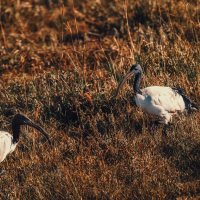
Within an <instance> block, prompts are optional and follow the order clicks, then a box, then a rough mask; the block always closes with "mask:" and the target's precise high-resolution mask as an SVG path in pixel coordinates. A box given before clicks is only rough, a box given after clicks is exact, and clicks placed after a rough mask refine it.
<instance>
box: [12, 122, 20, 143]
mask: <svg viewBox="0 0 200 200" xmlns="http://www.w3.org/2000/svg"><path fill="white" fill-rule="evenodd" d="M12 132H13V144H15V143H17V142H18V141H19V134H20V125H18V124H15V123H12Z"/></svg>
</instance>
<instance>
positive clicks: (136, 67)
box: [116, 64, 142, 97]
mask: <svg viewBox="0 0 200 200" xmlns="http://www.w3.org/2000/svg"><path fill="white" fill-rule="evenodd" d="M134 74H135V80H134V84H133V89H134V92H135V93H141V91H140V82H141V76H142V67H141V66H140V65H139V64H134V65H132V66H131V69H130V71H129V72H128V73H127V74H126V75H125V76H124V78H123V80H122V81H121V83H120V84H119V85H118V87H117V92H116V97H117V95H118V93H119V91H120V89H121V88H122V86H123V85H124V83H125V82H126V80H127V79H128V78H130V77H131V76H133V75H134Z"/></svg>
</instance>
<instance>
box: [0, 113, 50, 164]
mask: <svg viewBox="0 0 200 200" xmlns="http://www.w3.org/2000/svg"><path fill="white" fill-rule="evenodd" d="M21 125H29V126H31V127H33V128H35V129H37V130H38V131H40V132H41V133H42V134H43V135H44V136H45V137H46V139H47V140H48V142H49V143H51V142H50V140H49V136H48V134H47V132H46V131H45V130H44V129H43V128H41V127H40V126H38V125H37V124H35V123H34V122H33V121H31V120H30V119H29V118H27V117H25V116H24V115H22V114H16V115H15V116H14V118H13V120H12V132H13V135H11V134H10V133H8V132H5V131H0V163H1V162H2V161H3V160H4V159H5V158H6V156H7V155H8V154H10V153H12V152H13V151H14V150H15V148H16V146H17V144H18V142H19V136H20V126H21Z"/></svg>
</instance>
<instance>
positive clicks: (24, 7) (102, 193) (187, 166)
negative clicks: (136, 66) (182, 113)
mask: <svg viewBox="0 0 200 200" xmlns="http://www.w3.org/2000/svg"><path fill="white" fill-rule="evenodd" d="M199 16H200V3H199V1H198V0H180V1H161V0H159V1H156V0H151V1H147V0H138V1H134V0H127V1H104V0H96V1H89V0H82V1H76V0H74V1H73V0H69V1H61V0H57V1H56V0H44V1H37V0H32V1H25V0H17V1H15V0H10V1H6V0H3V1H1V2H0V75H1V80H0V113H1V121H0V125H1V129H4V130H9V131H10V130H11V127H10V121H11V119H12V116H13V115H14V114H15V113H17V112H23V113H25V114H27V115H28V116H29V117H30V118H32V119H34V120H35V121H37V122H38V123H40V124H42V125H43V126H44V128H45V129H46V130H47V131H48V132H49V133H50V135H51V138H52V141H53V146H52V147H49V146H48V144H44V143H43V141H41V139H40V138H39V137H38V136H37V134H35V133H33V132H32V130H28V131H29V132H30V133H29V134H30V135H29V134H22V137H21V141H20V143H19V145H18V148H17V150H16V151H15V152H14V153H13V154H12V155H10V156H9V157H8V158H7V159H6V160H5V161H4V162H3V163H1V169H5V170H6V174H3V175H1V176H0V190H1V192H0V198H1V199H54V200H55V199H176V198H177V199H181V198H183V199H184V198H185V199H186V198H197V199H198V198H199V196H200V190H199V188H200V151H199V149H200V135H199V132H200V127H199V113H195V114H192V115H190V116H189V117H187V118H186V117H182V118H181V119H176V120H174V127H173V129H172V130H171V131H170V134H169V136H168V144H167V145H163V144H162V142H161V138H160V135H161V127H160V128H158V130H157V131H156V132H155V133H154V134H150V120H149V119H148V116H146V115H144V114H143V113H142V112H141V111H140V110H139V109H138V108H136V107H135V105H134V102H133V93H132V82H131V81H130V84H126V87H124V92H122V93H121V95H120V97H119V98H118V99H116V100H114V99H113V98H112V96H113V94H114V92H115V89H116V87H117V84H118V82H119V81H120V80H121V77H122V76H123V74H124V73H125V72H126V71H127V70H128V69H129V66H130V65H131V64H132V63H133V62H138V63H140V64H141V65H142V67H143V69H144V73H145V76H144V79H143V86H144V87H145V86H148V85H168V86H175V87H177V86H178V87H181V88H183V89H184V90H185V93H186V94H187V95H189V96H190V97H191V98H192V99H193V100H194V101H195V102H197V103H198V104H199V103H200V101H199V97H200V90H199V65H200V60H199V53H200V48H199V46H200V44H199V38H200V29H199ZM23 132H27V131H26V130H25V129H23Z"/></svg>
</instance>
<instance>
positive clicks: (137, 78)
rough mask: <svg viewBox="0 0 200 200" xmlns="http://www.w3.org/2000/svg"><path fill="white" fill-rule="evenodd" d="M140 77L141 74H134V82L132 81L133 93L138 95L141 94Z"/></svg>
mask: <svg viewBox="0 0 200 200" xmlns="http://www.w3.org/2000/svg"><path fill="white" fill-rule="evenodd" d="M141 77H142V74H141V73H138V74H136V75H135V80H134V83H133V89H134V92H135V93H139V94H142V92H141V90H140V83H141Z"/></svg>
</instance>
